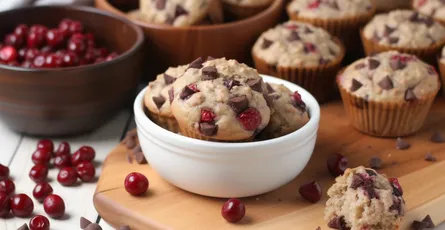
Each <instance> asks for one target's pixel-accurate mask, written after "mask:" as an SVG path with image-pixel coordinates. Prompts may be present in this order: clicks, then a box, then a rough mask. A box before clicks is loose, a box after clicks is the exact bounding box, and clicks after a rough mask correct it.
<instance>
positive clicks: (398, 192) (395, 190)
mask: <svg viewBox="0 0 445 230" xmlns="http://www.w3.org/2000/svg"><path fill="white" fill-rule="evenodd" d="M390 184H391V187H392V194H393V195H394V196H403V191H402V190H400V189H399V188H398V187H397V186H396V185H394V183H390Z"/></svg>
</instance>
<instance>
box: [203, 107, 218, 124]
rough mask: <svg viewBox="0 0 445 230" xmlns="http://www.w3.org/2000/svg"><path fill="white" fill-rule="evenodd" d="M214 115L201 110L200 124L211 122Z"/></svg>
mask: <svg viewBox="0 0 445 230" xmlns="http://www.w3.org/2000/svg"><path fill="white" fill-rule="evenodd" d="M215 118H216V114H215V113H214V112H213V111H211V110H208V109H201V122H213V121H214V120H215Z"/></svg>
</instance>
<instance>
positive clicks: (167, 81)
mask: <svg viewBox="0 0 445 230" xmlns="http://www.w3.org/2000/svg"><path fill="white" fill-rule="evenodd" d="M175 81H176V78H174V77H172V76H170V75H168V74H166V73H164V82H165V84H166V85H170V84H172V83H173V82H175Z"/></svg>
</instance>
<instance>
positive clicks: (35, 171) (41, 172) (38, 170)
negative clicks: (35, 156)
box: [29, 164, 48, 183]
mask: <svg viewBox="0 0 445 230" xmlns="http://www.w3.org/2000/svg"><path fill="white" fill-rule="evenodd" d="M47 177H48V167H46V166H45V165H41V164H38V165H34V166H33V167H32V168H31V170H30V171H29V178H31V180H33V181H34V182H36V183H39V182H42V181H45V180H46V178H47Z"/></svg>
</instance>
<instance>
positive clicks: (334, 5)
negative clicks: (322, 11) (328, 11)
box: [329, 1, 340, 10]
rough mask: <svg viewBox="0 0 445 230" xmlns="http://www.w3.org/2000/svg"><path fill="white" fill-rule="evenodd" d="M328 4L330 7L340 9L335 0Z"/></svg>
mask: <svg viewBox="0 0 445 230" xmlns="http://www.w3.org/2000/svg"><path fill="white" fill-rule="evenodd" d="M329 6H330V7H331V8H332V9H335V10H340V7H339V6H338V3H337V1H333V2H331V3H330V4H329Z"/></svg>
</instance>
